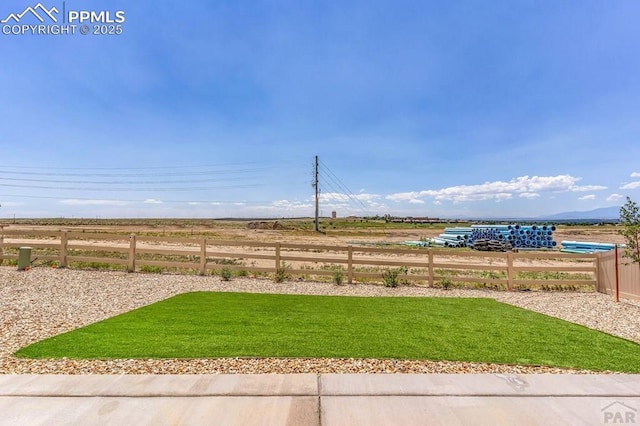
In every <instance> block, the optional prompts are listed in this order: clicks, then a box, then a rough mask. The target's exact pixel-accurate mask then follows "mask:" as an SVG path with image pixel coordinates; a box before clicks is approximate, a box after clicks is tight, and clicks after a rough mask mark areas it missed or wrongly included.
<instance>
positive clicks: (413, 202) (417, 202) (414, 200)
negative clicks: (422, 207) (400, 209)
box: [409, 198, 424, 204]
mask: <svg viewBox="0 0 640 426" xmlns="http://www.w3.org/2000/svg"><path fill="white" fill-rule="evenodd" d="M409 202H410V203H411V204H424V201H423V200H418V199H417V198H413V199H411V200H409Z"/></svg>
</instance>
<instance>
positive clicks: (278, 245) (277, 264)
mask: <svg viewBox="0 0 640 426" xmlns="http://www.w3.org/2000/svg"><path fill="white" fill-rule="evenodd" d="M279 268H280V242H277V243H276V270H275V271H274V272H275V273H277V272H278V269H279Z"/></svg>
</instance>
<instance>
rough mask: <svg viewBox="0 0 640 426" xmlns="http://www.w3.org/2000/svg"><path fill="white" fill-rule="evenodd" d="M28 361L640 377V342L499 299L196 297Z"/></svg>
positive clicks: (68, 340) (91, 329)
mask: <svg viewBox="0 0 640 426" xmlns="http://www.w3.org/2000/svg"><path fill="white" fill-rule="evenodd" d="M16 355H17V356H19V357H28V358H62V357H67V358H92V359H96V358H98V359H109V358H220V357H305V358H306V357H310V358H320V357H323V358H328V357H336V358H351V357H353V358H395V359H425V360H426V359H428V360H449V361H472V362H491V363H506V364H525V365H548V366H557V367H567V368H577V369H590V370H612V371H621V372H634V373H638V372H640V345H638V344H636V343H633V342H631V341H628V340H624V339H621V338H618V337H614V336H611V335H608V334H605V333H601V332H598V331H594V330H590V329H588V328H586V327H582V326H578V325H575V324H571V323H568V322H566V321H562V320H558V319H555V318H551V317H548V316H545V315H541V314H537V313H535V312H531V311H527V310H525V309H520V308H517V307H513V306H510V305H506V304H503V303H499V302H497V301H495V300H492V299H471V298H412V297H376V298H365V297H335V296H303V295H275V294H251V293H210V292H195V293H187V294H182V295H178V296H175V297H172V298H170V299H167V300H164V301H161V302H158V303H155V304H153V305H149V306H146V307H143V308H140V309H136V310H134V311H131V312H128V313H126V314H123V315H119V316H116V317H113V318H110V319H107V320H105V321H101V322H98V323H95V324H92V325H89V326H86V327H83V328H80V329H78V330H75V331H72V332H69V333H65V334H62V335H59V336H55V337H53V338H50V339H47V340H44V341H41V342H38V343H35V344H33V345H30V346H28V347H26V348H23V349H21V350H20V351H18V352H17V353H16Z"/></svg>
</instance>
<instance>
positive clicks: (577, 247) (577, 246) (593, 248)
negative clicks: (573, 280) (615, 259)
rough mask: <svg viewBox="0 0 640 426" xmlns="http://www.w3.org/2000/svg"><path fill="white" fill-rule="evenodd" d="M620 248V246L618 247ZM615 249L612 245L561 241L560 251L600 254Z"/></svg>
mask: <svg viewBox="0 0 640 426" xmlns="http://www.w3.org/2000/svg"><path fill="white" fill-rule="evenodd" d="M619 247H620V246H619ZM614 248H616V245H615V244H613V243H592V242H590V241H563V242H562V249H561V250H560V251H563V252H565V253H581V254H583V253H600V252H603V251H609V250H613V249H614Z"/></svg>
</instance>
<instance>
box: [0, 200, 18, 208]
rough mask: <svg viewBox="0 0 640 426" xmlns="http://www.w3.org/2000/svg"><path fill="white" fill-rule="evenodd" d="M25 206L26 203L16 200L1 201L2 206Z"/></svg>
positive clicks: (0, 205)
mask: <svg viewBox="0 0 640 426" xmlns="http://www.w3.org/2000/svg"><path fill="white" fill-rule="evenodd" d="M19 206H24V203H19V202H15V201H5V202H2V203H0V207H19Z"/></svg>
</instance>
